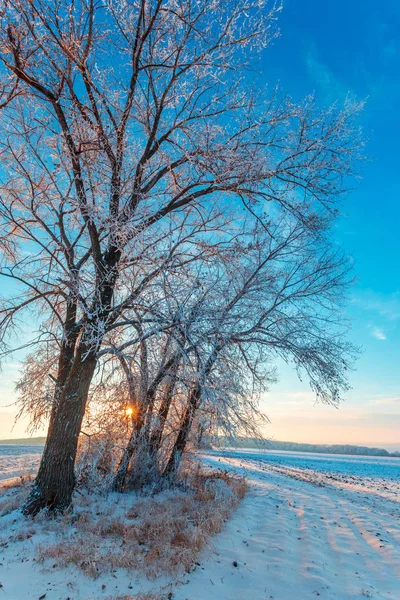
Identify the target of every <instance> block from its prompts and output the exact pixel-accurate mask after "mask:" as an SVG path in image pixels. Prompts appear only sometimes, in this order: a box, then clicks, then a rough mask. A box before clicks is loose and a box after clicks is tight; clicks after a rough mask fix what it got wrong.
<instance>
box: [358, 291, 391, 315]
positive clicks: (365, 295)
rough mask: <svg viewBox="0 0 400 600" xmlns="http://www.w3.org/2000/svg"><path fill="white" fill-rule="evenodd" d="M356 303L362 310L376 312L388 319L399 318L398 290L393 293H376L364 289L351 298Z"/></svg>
mask: <svg viewBox="0 0 400 600" xmlns="http://www.w3.org/2000/svg"><path fill="white" fill-rule="evenodd" d="M352 302H353V304H356V305H357V306H359V307H360V308H363V309H364V310H369V311H373V312H376V313H377V314H379V315H380V316H381V317H384V318H385V319H387V320H388V321H398V320H400V292H399V291H396V292H394V293H393V294H387V295H384V294H378V293H376V292H374V291H372V290H364V291H361V292H359V293H357V295H355V296H354V297H353V298H352Z"/></svg>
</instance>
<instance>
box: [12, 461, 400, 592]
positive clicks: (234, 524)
mask: <svg viewBox="0 0 400 600" xmlns="http://www.w3.org/2000/svg"><path fill="white" fill-rule="evenodd" d="M205 462H206V463H207V464H209V465H211V466H219V467H222V468H227V469H232V470H235V471H237V472H239V473H241V474H244V475H246V477H247V478H248V480H249V483H250V491H249V494H248V496H247V497H246V498H245V500H244V501H243V502H242V504H241V505H240V507H239V509H238V510H237V512H236V513H235V514H234V516H233V518H232V519H231V520H230V521H229V522H228V523H227V524H226V527H225V529H224V531H223V532H222V533H221V534H219V535H218V536H217V537H215V538H214V539H213V548H210V549H209V551H208V552H206V553H205V554H203V555H202V556H201V557H200V558H199V565H198V566H196V568H195V570H193V571H192V572H191V573H190V574H186V575H184V576H182V577H181V578H180V579H179V581H178V582H169V581H168V580H167V579H163V580H156V581H153V582H145V581H144V580H143V579H141V577H140V575H138V574H135V573H127V572H124V571H118V572H115V573H112V574H111V575H110V574H108V575H104V576H103V575H101V576H100V577H99V578H98V579H95V580H93V579H89V578H87V577H86V576H85V575H83V574H82V573H81V572H80V571H78V570H77V569H75V568H68V569H64V570H59V569H56V568H53V566H52V564H50V563H49V564H45V565H41V564H39V563H38V562H36V560H35V559H36V556H37V552H36V544H37V543H41V544H43V543H46V538H47V537H49V536H50V537H51V535H52V534H51V531H50V530H51V524H48V528H49V532H47V531H46V521H43V520H42V523H41V524H35V522H33V523H32V524H31V523H30V522H29V521H28V522H27V521H25V520H23V519H21V518H20V517H18V514H16V513H14V514H10V515H8V516H6V517H3V518H2V521H3V526H2V538H3V539H4V538H5V537H8V538H10V537H12V538H13V540H14V541H10V542H8V543H6V544H5V545H4V546H3V548H0V551H1V553H2V556H0V583H1V585H2V587H1V588H0V597H1V595H3V597H4V598H7V600H31V599H32V600H38V599H39V598H40V597H45V600H66V599H67V598H69V599H70V600H99V599H103V598H104V599H105V598H110V597H112V598H114V597H115V598H117V597H118V596H121V597H124V595H127V598H130V596H129V594H131V595H132V597H133V595H134V594H135V593H137V592H138V591H141V590H142V591H145V590H153V592H154V593H155V594H156V597H160V598H161V597H162V595H161V594H162V593H163V592H165V591H166V592H168V593H169V592H171V593H172V596H170V597H171V598H173V600H208V599H215V600H248V599H251V600H268V599H273V600H308V599H310V600H311V599H313V598H316V597H319V598H321V600H365V598H374V599H375V600H383V599H385V600H400V504H399V503H398V500H399V498H398V497H396V493H395V489H394V485H393V486H392V488H391V489H392V492H393V493H392V492H391V495H390V497H389V496H388V497H383V496H382V495H381V494H380V493H379V492H380V490H379V486H377V485H375V486H374V485H371V486H370V487H368V486H364V487H363V486H361V485H359V483H360V479H359V480H357V482H356V483H355V484H354V485H352V482H351V481H350V480H348V481H347V483H346V482H345V481H343V482H342V481H341V480H340V477H339V478H337V477H336V474H335V479H333V480H332V479H329V478H328V477H326V476H324V475H323V474H322V473H321V472H318V471H314V472H313V475H311V473H310V472H308V473H305V472H303V471H302V470H301V469H300V467H287V466H286V465H282V464H281V465H271V464H270V463H269V464H268V463H266V462H263V461H260V460H257V458H254V457H253V456H252V457H250V456H248V455H247V456H245V457H244V458H238V457H236V458H234V457H226V456H224V457H216V456H214V457H208V458H206V459H205ZM280 469H281V470H280ZM15 470H16V469H15ZM308 471H311V470H308ZM344 476H345V477H348V475H344ZM371 479H373V478H371ZM392 484H393V482H391V485H392ZM126 502H129V497H128V496H124V497H123V501H122V503H126ZM115 510H116V511H117V510H121V501H118V502H117V501H116V504H115ZM21 528H22V529H21ZM29 528H32V529H36V535H33V536H32V537H30V533H29ZM21 533H23V534H24V535H21ZM18 536H20V537H21V539H18ZM34 540H36V541H34ZM43 594H45V596H43Z"/></svg>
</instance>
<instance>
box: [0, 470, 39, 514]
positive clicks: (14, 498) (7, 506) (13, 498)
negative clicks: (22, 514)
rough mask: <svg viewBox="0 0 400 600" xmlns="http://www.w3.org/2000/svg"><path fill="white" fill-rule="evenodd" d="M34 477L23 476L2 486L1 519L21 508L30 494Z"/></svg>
mask: <svg viewBox="0 0 400 600" xmlns="http://www.w3.org/2000/svg"><path fill="white" fill-rule="evenodd" d="M32 479H33V475H21V477H14V479H8V480H7V481H5V482H4V483H2V484H1V486H0V517H4V515H8V514H9V513H10V512H12V511H13V510H16V509H17V508H20V507H21V505H22V504H23V503H24V502H25V500H26V498H27V497H28V494H29V489H30V482H31V481H32Z"/></svg>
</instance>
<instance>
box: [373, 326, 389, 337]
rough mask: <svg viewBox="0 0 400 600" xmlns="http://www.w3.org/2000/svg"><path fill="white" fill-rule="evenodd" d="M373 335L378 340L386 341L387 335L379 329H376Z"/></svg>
mask: <svg viewBox="0 0 400 600" xmlns="http://www.w3.org/2000/svg"><path fill="white" fill-rule="evenodd" d="M371 333H372V335H373V336H374V338H376V339H377V340H386V334H385V333H384V332H383V331H382V329H380V328H379V327H374V328H373V329H372V332H371Z"/></svg>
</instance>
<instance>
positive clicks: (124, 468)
mask: <svg viewBox="0 0 400 600" xmlns="http://www.w3.org/2000/svg"><path fill="white" fill-rule="evenodd" d="M178 361H179V354H176V355H174V356H173V357H172V358H170V359H169V360H168V361H167V363H166V364H165V365H163V367H162V368H161V369H160V371H159V372H158V373H157V376H156V377H155V378H154V381H153V382H152V384H151V385H150V387H149V388H148V389H147V391H146V394H145V397H144V399H143V400H142V401H141V402H139V403H138V404H137V410H136V412H135V421H134V423H133V427H132V433H131V435H130V438H129V441H128V444H127V446H126V448H125V450H124V453H123V455H122V458H121V460H120V462H119V465H118V468H117V473H116V475H115V478H114V481H113V486H112V488H113V490H114V491H115V492H122V491H123V489H124V487H125V481H126V477H127V474H128V469H129V465H130V462H131V460H132V457H133V455H134V454H135V451H136V450H138V449H139V446H140V453H141V457H140V458H139V463H140V462H141V459H143V458H145V459H146V461H147V466H148V468H149V470H151V469H152V467H153V466H154V461H153V460H152V459H153V458H154V455H153V453H152V448H151V445H150V440H149V434H150V419H149V411H150V412H151V411H152V409H153V405H154V401H155V396H156V393H157V390H158V387H159V385H160V384H161V383H162V381H163V379H164V378H165V377H166V375H167V374H168V371H169V369H171V368H172V369H176V366H175V365H176V364H177V362H178ZM136 467H137V468H138V470H143V469H144V468H146V465H143V464H137V465H136ZM142 475H143V474H142V473H140V474H139V477H138V481H142V480H143V481H144V480H145V478H144V477H142ZM138 487H140V485H139V484H138Z"/></svg>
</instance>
